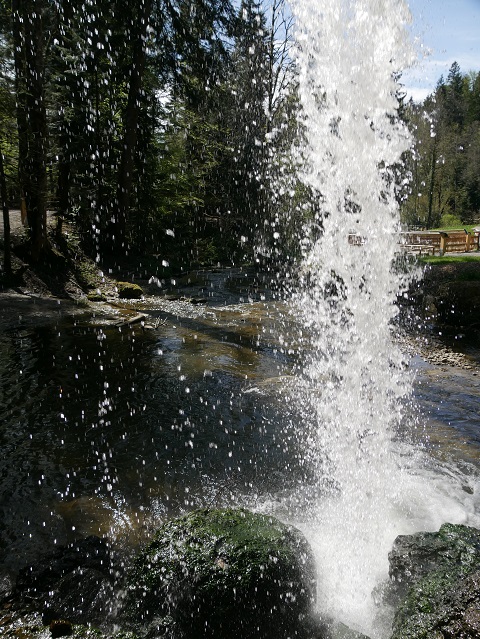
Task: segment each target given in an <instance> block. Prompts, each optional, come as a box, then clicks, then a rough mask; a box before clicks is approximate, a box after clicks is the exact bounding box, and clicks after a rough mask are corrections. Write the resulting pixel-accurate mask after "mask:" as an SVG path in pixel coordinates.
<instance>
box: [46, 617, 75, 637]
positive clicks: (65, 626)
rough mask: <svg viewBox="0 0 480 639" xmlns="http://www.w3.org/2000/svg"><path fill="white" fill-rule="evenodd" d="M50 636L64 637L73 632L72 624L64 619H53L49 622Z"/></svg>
mask: <svg viewBox="0 0 480 639" xmlns="http://www.w3.org/2000/svg"><path fill="white" fill-rule="evenodd" d="M50 632H51V634H52V637H66V636H68V635H71V634H72V632H73V628H72V624H71V622H70V621H66V620H65V619H54V620H53V621H52V622H51V623H50Z"/></svg>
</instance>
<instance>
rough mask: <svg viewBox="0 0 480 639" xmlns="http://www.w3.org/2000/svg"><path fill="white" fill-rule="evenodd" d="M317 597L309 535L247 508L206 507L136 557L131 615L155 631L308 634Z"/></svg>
mask: <svg viewBox="0 0 480 639" xmlns="http://www.w3.org/2000/svg"><path fill="white" fill-rule="evenodd" d="M314 600H315V569H314V560H313V556H312V552H311V549H310V547H309V545H308V543H307V541H306V540H305V538H304V537H303V535H302V534H301V533H300V532H299V531H298V530H296V529H295V528H293V527H291V526H287V525H285V524H283V523H281V522H280V521H278V520H277V519H275V518H273V517H269V516H266V515H260V514H254V513H252V512H249V511H247V510H244V509H224V510H210V509H202V510H197V511H195V512H192V513H190V514H188V515H186V516H183V517H179V518H178V519H175V520H172V521H170V522H168V523H166V524H165V525H164V526H162V528H160V529H159V530H158V532H157V533H156V534H155V537H154V539H153V540H152V541H151V542H150V543H149V545H148V546H147V547H146V548H145V549H144V551H143V552H142V553H141V554H140V556H139V557H138V559H137V561H136V566H135V569H134V574H133V575H132V578H131V580H130V586H129V592H128V595H127V601H128V604H127V609H128V612H129V615H130V617H131V618H132V619H133V620H134V621H137V622H138V623H140V624H141V625H143V626H144V625H147V626H148V627H149V632H148V635H151V636H167V637H184V638H190V637H191V638H192V639H193V638H198V637H209V638H212V639H213V638H222V639H227V638H229V637H234V636H235V637H239V638H240V637H241V638H242V639H248V638H252V639H253V638H255V639H269V638H272V639H273V638H275V639H278V638H279V637H287V636H289V637H300V636H302V637H303V636H304V635H303V634H301V631H300V630H299V628H300V627H301V626H302V622H303V620H305V619H306V618H307V617H308V615H309V613H310V611H311V607H312V604H313V602H314Z"/></svg>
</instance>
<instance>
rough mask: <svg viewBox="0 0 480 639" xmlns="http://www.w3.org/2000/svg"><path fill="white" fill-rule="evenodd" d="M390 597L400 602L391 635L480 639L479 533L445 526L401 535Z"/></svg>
mask: <svg viewBox="0 0 480 639" xmlns="http://www.w3.org/2000/svg"><path fill="white" fill-rule="evenodd" d="M389 560H390V576H391V578H392V582H391V584H390V586H389V587H388V589H387V600H389V602H390V603H393V604H394V605H397V606H398V608H397V612H396V614H395V618H394V623H393V634H392V637H391V639H430V638H432V639H433V638H434V637H438V638H439V639H442V638H444V637H445V638H447V637H448V639H456V638H458V639H467V638H469V637H472V638H473V637H478V636H480V635H478V634H476V631H474V630H473V628H474V627H475V626H476V624H477V623H478V622H479V619H480V615H479V610H480V606H479V604H478V602H479V601H480V531H479V530H476V529H475V528H470V527H468V526H461V525H453V524H444V525H443V526H442V527H441V528H440V530H439V531H438V532H436V533H426V532H422V533H416V534H415V535H410V536H401V537H398V538H397V539H396V541H395V544H394V548H393V550H392V552H391V553H390V555H389Z"/></svg>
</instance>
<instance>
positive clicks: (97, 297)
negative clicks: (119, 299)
mask: <svg viewBox="0 0 480 639" xmlns="http://www.w3.org/2000/svg"><path fill="white" fill-rule="evenodd" d="M87 300H88V301H89V302H104V301H105V295H103V293H100V292H99V291H89V292H88V293H87Z"/></svg>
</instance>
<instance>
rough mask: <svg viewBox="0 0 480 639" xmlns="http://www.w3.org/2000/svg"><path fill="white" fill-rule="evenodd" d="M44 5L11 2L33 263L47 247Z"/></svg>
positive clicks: (18, 0) (23, 0)
mask: <svg viewBox="0 0 480 639" xmlns="http://www.w3.org/2000/svg"><path fill="white" fill-rule="evenodd" d="M43 4H44V3H43V1H42V0H13V1H12V7H13V14H14V15H13V22H14V48H15V49H16V53H15V73H16V76H17V86H18V87H19V88H20V91H19V92H18V93H17V118H18V128H19V139H20V138H21V141H20V142H19V151H20V154H21V155H22V156H23V157H22V158H21V165H22V169H21V179H22V182H23V191H24V193H25V201H26V205H27V221H28V226H29V228H30V252H31V257H32V259H33V260H34V261H37V260H39V259H40V257H41V256H42V254H43V253H44V252H45V251H46V249H47V248H48V237H47V162H46V144H47V116H46V110H45V101H44V66H45V65H44V42H43V15H42V14H43V9H44V7H43ZM25 126H26V131H25V130H24V127H25Z"/></svg>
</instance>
